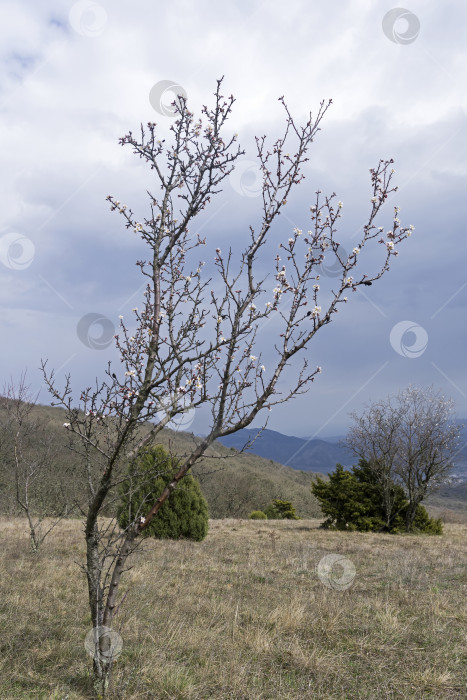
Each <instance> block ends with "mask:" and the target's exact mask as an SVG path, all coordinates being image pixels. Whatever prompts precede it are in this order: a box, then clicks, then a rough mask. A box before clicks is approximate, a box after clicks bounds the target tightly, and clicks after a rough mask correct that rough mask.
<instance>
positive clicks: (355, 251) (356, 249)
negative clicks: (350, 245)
mask: <svg viewBox="0 0 467 700" xmlns="http://www.w3.org/2000/svg"><path fill="white" fill-rule="evenodd" d="M352 252H353V253H354V254H355V255H358V254H359V252H360V248H354V249H353V251H352Z"/></svg>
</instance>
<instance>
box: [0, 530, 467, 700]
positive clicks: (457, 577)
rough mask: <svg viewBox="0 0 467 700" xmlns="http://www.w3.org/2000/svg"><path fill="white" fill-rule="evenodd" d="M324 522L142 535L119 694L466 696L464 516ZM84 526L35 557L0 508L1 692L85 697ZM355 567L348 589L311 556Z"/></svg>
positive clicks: (418, 699)
mask: <svg viewBox="0 0 467 700" xmlns="http://www.w3.org/2000/svg"><path fill="white" fill-rule="evenodd" d="M318 525H319V521H317V520H300V521H247V520H212V521H210V530H209V534H208V536H207V538H206V539H205V540H204V541H203V542H200V543H193V542H188V541H163V542H161V541H154V540H151V541H146V542H145V544H144V548H143V550H142V551H139V552H138V553H137V554H136V555H135V556H134V558H133V561H132V564H133V568H132V569H131V570H130V571H128V572H127V573H126V574H125V576H124V579H123V583H122V588H123V592H126V597H125V600H124V601H123V604H122V606H121V607H120V609H119V612H118V614H117V617H116V620H115V623H116V624H115V629H116V630H117V631H118V633H119V634H120V635H121V637H122V639H123V650H122V653H121V655H120V656H119V658H118V660H117V662H116V664H115V672H114V684H113V689H112V693H111V698H112V699H113V700H114V699H117V698H118V699H121V700H136V699H138V700H150V699H153V700H155V699H157V700H159V699H160V700H163V699H168V698H170V699H174V700H175V699H177V700H205V699H206V698H218V699H219V700H250V699H251V700H253V699H254V700H266V699H270V700H282V699H285V698H297V699H298V698H313V699H315V698H316V699H317V698H329V699H330V700H331V699H333V700H334V699H335V700H353V699H354V698H355V699H357V698H358V699H359V698H362V699H370V698H371V699H372V700H386V699H387V700H389V699H391V700H392V699H394V700H395V699H396V698H397V699H399V698H411V699H413V700H429V699H430V700H431V699H432V700H439V699H440V698H467V681H466V666H467V664H466V661H467V636H466V635H467V625H466V622H467V608H466V594H467V578H466V567H465V565H466V535H467V526H466V525H465V524H461V523H458V524H456V523H453V524H447V525H446V526H445V534H444V535H443V536H442V537H429V536H408V535H400V536H394V535H376V534H364V533H338V532H328V531H323V530H320V529H318ZM82 531H83V525H82V523H81V522H80V521H78V520H69V521H65V522H62V523H61V525H60V526H59V527H58V528H57V529H56V530H54V531H53V532H52V534H51V535H50V536H49V538H48V539H47V540H46V542H45V544H44V546H43V549H42V551H41V552H40V553H39V555H36V556H34V555H33V554H32V553H30V552H29V551H28V546H29V544H28V536H27V528H26V523H25V521H24V520H22V519H6V518H2V519H0V539H1V545H2V546H1V552H0V556H1V584H0V585H1V596H0V628H1V655H0V678H1V680H0V698H1V699H2V700H10V699H11V700H13V698H21V699H25V698H31V699H33V700H45V699H54V700H65V699H66V700H78V699H80V700H81V699H83V700H84V699H85V698H91V697H92V696H91V693H90V688H91V680H90V670H91V663H92V662H91V659H90V658H89V657H88V656H87V655H86V652H85V649H84V639H85V636H86V633H87V632H88V631H89V628H90V615H89V611H88V609H87V594H86V582H85V577H84V574H83V573H82V572H81V571H80V569H79V566H78V565H79V563H80V562H82V561H83V555H84V546H83V532H82ZM333 553H335V554H340V555H343V556H344V557H346V558H347V559H349V560H350V561H351V562H352V563H353V565H354V566H355V571H356V574H355V578H354V579H353V583H352V585H351V586H350V587H349V588H347V589H345V590H335V589H333V588H330V587H328V586H326V585H324V584H323V583H322V581H321V580H320V578H319V577H318V574H317V565H318V563H319V562H320V560H321V559H322V557H323V556H325V555H327V554H333Z"/></svg>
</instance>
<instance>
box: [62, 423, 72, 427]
mask: <svg viewBox="0 0 467 700" xmlns="http://www.w3.org/2000/svg"><path fill="white" fill-rule="evenodd" d="M70 425H71V423H64V424H63V427H64V428H69V427H70Z"/></svg>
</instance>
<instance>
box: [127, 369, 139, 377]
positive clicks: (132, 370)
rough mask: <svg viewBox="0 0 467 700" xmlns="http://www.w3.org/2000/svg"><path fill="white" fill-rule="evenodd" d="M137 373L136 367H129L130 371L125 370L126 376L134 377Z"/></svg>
mask: <svg viewBox="0 0 467 700" xmlns="http://www.w3.org/2000/svg"><path fill="white" fill-rule="evenodd" d="M135 374H136V372H135V370H134V369H129V370H128V372H125V377H134V376H135Z"/></svg>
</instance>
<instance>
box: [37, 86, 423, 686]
mask: <svg viewBox="0 0 467 700" xmlns="http://www.w3.org/2000/svg"><path fill="white" fill-rule="evenodd" d="M221 84H222V80H219V81H218V82H217V88H216V91H215V99H214V104H213V106H212V107H207V106H204V107H203V108H202V116H201V118H200V119H196V120H195V118H194V115H193V114H192V113H191V112H190V111H189V109H188V106H187V102H186V100H185V98H184V97H183V96H180V97H179V98H177V102H176V103H175V106H176V109H177V118H176V120H175V121H174V124H173V126H172V127H171V132H172V133H171V140H170V143H166V141H165V140H160V139H159V138H158V134H157V126H156V124H154V123H149V124H147V127H143V126H142V127H141V132H140V134H139V136H135V135H134V134H133V133H131V132H130V133H129V134H128V135H126V136H124V137H123V138H122V139H121V140H120V143H121V145H122V146H127V145H128V146H130V147H131V148H132V150H133V152H134V153H135V154H136V155H138V156H139V157H140V158H142V159H143V161H144V162H145V163H147V164H148V165H149V167H150V168H151V170H152V171H153V174H154V180H155V185H154V186H155V188H156V190H157V191H154V192H148V196H149V213H148V215H147V218H141V216H138V215H137V214H136V213H134V212H133V211H132V210H131V209H130V208H129V207H127V206H126V205H125V204H121V203H120V202H119V201H118V200H117V199H115V198H114V197H113V196H109V197H108V200H109V202H110V206H111V209H112V210H113V211H116V212H118V213H119V214H120V215H121V216H122V218H123V220H124V222H125V226H126V227H127V228H128V229H129V230H130V231H131V232H134V233H136V234H137V235H139V236H140V237H141V238H142V239H143V241H144V242H145V243H146V244H147V248H148V257H147V259H146V260H144V261H143V260H140V261H138V262H137V265H138V266H139V267H140V269H141V273H142V275H143V276H144V278H145V279H146V282H147V284H146V290H145V292H144V300H143V305H142V308H141V309H140V310H139V309H133V313H134V320H133V322H132V324H131V326H130V324H127V323H126V321H124V319H123V318H121V323H120V332H119V334H118V335H116V336H115V338H116V345H117V348H118V350H119V352H120V359H121V362H122V364H123V367H122V370H121V372H120V373H118V375H117V374H116V373H115V372H116V371H117V370H115V371H112V369H111V366H110V363H109V365H108V367H107V370H106V379H104V380H103V381H101V382H97V383H96V386H95V388H94V389H92V388H87V389H85V390H84V391H83V392H82V393H81V397H80V402H79V406H78V408H76V407H74V405H73V399H72V389H71V383H70V377H67V380H66V384H65V387H64V388H62V389H59V388H57V386H56V382H55V379H54V374H53V372H49V371H48V369H47V367H46V362H43V371H44V376H45V380H46V382H47V385H48V388H49V390H50V392H51V393H52V395H53V397H54V403H55V405H61V406H64V407H65V408H66V409H67V415H68V417H67V423H66V424H65V429H67V430H68V431H69V432H70V438H71V439H72V441H73V448H74V449H76V450H79V451H80V453H81V455H82V463H83V467H84V468H85V470H86V474H87V483H88V501H87V505H86V529H85V536H86V545H87V559H86V566H85V570H86V575H87V580H88V591H89V604H90V609H91V616H92V623H93V627H94V629H95V630H98V631H99V630H100V629H104V630H105V631H106V634H102V635H100V634H99V633H98V632H96V654H95V657H94V673H95V689H96V693H97V694H100V695H101V696H103V695H104V694H105V692H106V689H107V687H108V682H109V678H110V674H111V668H112V654H111V653H110V652H109V645H111V634H110V630H111V628H112V621H113V617H114V614H115V610H116V608H117V599H118V590H119V585H120V581H121V577H122V573H123V572H124V570H125V567H126V566H127V559H128V557H129V556H130V554H131V553H132V552H133V551H134V549H135V547H136V546H137V544H138V541H140V540H141V537H140V535H141V533H142V532H143V531H144V529H145V528H146V527H147V526H148V525H149V523H150V522H151V520H152V519H153V518H155V517H157V513H158V510H159V509H160V507H161V505H162V503H163V502H164V501H165V499H167V498H168V496H169V495H170V493H171V492H172V491H173V489H174V488H175V487H176V486H177V483H178V482H179V481H180V480H181V479H183V477H184V476H185V475H186V474H187V472H188V471H189V469H190V468H191V467H192V466H193V465H194V464H195V463H196V462H197V461H198V460H199V459H200V458H201V457H202V456H203V455H204V454H205V452H206V450H207V448H208V447H209V446H210V445H211V444H212V443H213V441H214V440H216V439H217V438H219V437H221V436H224V435H229V434H230V433H234V432H236V431H237V430H240V429H241V428H246V427H247V426H248V425H250V424H251V423H252V421H253V420H254V419H255V417H256V416H257V415H258V414H259V413H260V411H262V410H264V409H269V410H270V409H271V407H272V406H274V405H277V404H280V403H284V402H286V401H288V400H289V399H291V398H293V397H294V396H296V395H298V394H301V393H303V392H305V391H306V390H307V389H308V388H309V387H310V384H311V382H313V380H314V378H315V375H316V374H317V373H318V372H320V371H321V369H320V368H319V367H314V368H309V366H308V361H307V357H306V350H307V348H308V346H309V344H310V341H311V340H312V338H313V337H314V335H315V334H316V333H317V332H318V331H319V330H320V329H321V328H322V327H323V326H325V325H327V324H328V323H330V322H331V321H332V320H333V318H334V314H335V313H336V312H337V311H338V310H339V306H340V305H341V304H345V302H346V301H347V297H346V296H345V295H346V293H348V292H349V291H356V289H357V287H358V286H359V285H362V284H366V285H368V284H371V283H372V282H374V281H375V280H377V279H379V278H380V277H382V276H383V274H384V273H385V272H386V271H387V270H389V263H390V261H391V259H392V257H393V256H395V255H397V250H396V248H397V246H398V245H399V243H401V241H402V240H404V239H405V238H406V237H407V236H409V235H410V233H411V229H412V228H413V227H409V228H401V227H400V222H399V219H398V218H397V212H398V209H397V208H396V210H395V211H396V213H395V214H394V217H393V220H392V224H391V230H390V231H389V232H388V233H387V234H385V235H384V234H382V232H383V228H382V227H377V226H376V224H375V220H376V217H377V215H378V213H379V211H380V208H381V206H382V205H383V203H384V202H385V200H386V199H387V198H388V196H389V195H390V194H391V193H392V192H394V191H395V190H396V189H397V188H396V187H392V184H391V181H392V177H393V172H394V171H393V170H392V168H391V164H392V162H393V161H392V160H390V161H383V160H381V161H380V162H379V164H378V165H377V167H376V168H374V169H371V170H370V175H371V196H369V202H368V204H369V206H368V218H367V223H366V224H365V226H364V227H363V233H362V236H361V239H360V240H359V242H358V245H356V246H355V247H354V249H353V251H352V252H351V254H350V255H348V256H345V258H343V257H342V248H341V247H340V246H339V243H338V241H337V240H336V227H337V223H338V219H339V218H340V216H341V210H342V203H341V202H338V203H335V194H332V195H331V196H329V197H327V196H326V197H322V196H321V192H320V191H318V192H316V195H315V197H314V201H313V203H312V206H311V209H310V218H311V223H310V224H309V229H310V230H308V231H302V230H301V229H299V228H294V229H293V230H292V227H291V230H290V233H289V234H288V235H286V238H285V240H284V241H283V242H282V243H281V245H280V246H279V253H280V255H279V254H277V255H275V259H274V254H271V258H270V259H271V268H272V269H271V270H270V271H274V281H273V282H272V283H271V281H270V276H269V275H266V276H265V275H264V274H263V275H260V274H259V270H260V269H263V268H264V262H265V260H266V259H267V254H268V253H267V250H268V249H267V247H265V248H263V246H266V243H267V242H268V235H269V233H270V230H271V227H272V225H273V223H274V222H275V220H276V218H277V217H278V216H279V214H280V212H281V210H282V209H283V208H284V207H285V206H286V204H287V199H288V197H289V195H290V193H291V191H292V189H293V188H294V187H295V186H296V185H298V184H299V183H300V182H301V180H302V179H303V177H304V175H303V165H304V163H305V162H306V161H307V160H308V157H307V154H308V150H309V147H310V145H311V143H312V141H313V139H314V137H315V136H316V134H317V132H318V131H319V127H320V123H321V121H322V119H323V117H324V115H325V113H326V111H327V110H328V108H329V106H330V104H331V101H329V102H328V103H324V102H322V103H321V105H320V108H319V110H318V113H317V115H316V116H315V117H314V118H312V116H311V115H310V118H309V120H308V121H307V122H306V124H305V125H304V126H299V125H297V124H296V122H295V120H294V119H293V117H292V116H291V114H290V112H289V110H288V108H287V105H286V103H285V101H284V99H283V98H280V101H281V103H282V105H283V108H284V112H285V128H284V132H283V135H282V136H281V137H280V138H278V139H277V140H276V141H275V143H273V144H271V145H269V143H268V142H267V139H266V137H265V136H262V137H260V138H257V139H256V145H257V158H258V164H259V167H260V170H261V173H262V197H261V200H260V201H261V210H260V212H259V215H260V216H259V217H258V223H257V225H255V226H253V225H251V226H250V227H249V232H248V243H247V244H246V246H245V248H244V250H243V252H241V254H240V255H239V257H238V261H237V263H236V262H235V257H236V251H232V250H231V249H230V250H227V251H222V250H221V248H220V247H217V248H216V249H215V254H214V246H215V245H216V244H214V245H213V247H212V253H213V257H214V268H213V269H214V270H215V271H216V274H217V279H216V282H215V284H216V287H215V288H216V289H218V290H219V289H220V291H217V292H214V291H213V288H214V282H213V280H212V279H210V278H207V277H206V276H205V274H204V271H203V267H204V264H205V263H204V262H203V261H202V260H200V258H201V257H206V253H205V254H202V253H201V252H200V251H202V250H207V255H210V250H211V249H210V248H209V247H208V243H207V241H206V239H205V238H201V237H200V236H199V234H196V233H192V232H191V231H190V226H192V224H193V221H194V219H195V218H196V216H197V215H198V214H199V213H200V212H201V211H202V210H203V209H204V208H205V207H206V206H207V204H208V203H209V202H210V200H211V198H212V196H213V195H215V194H216V193H218V192H220V191H221V185H222V183H223V181H224V180H225V178H227V177H228V175H229V174H230V173H231V172H232V170H233V169H234V167H235V163H236V161H237V159H238V158H239V157H240V156H241V155H243V153H244V151H242V150H241V149H240V148H239V147H238V145H237V136H236V135H233V136H226V135H225V131H226V122H227V120H228V118H229V116H230V114H231V111H232V106H233V104H234V98H233V97H232V96H230V97H228V98H224V97H223V95H222V94H221ZM370 200H371V201H370ZM373 241H374V242H375V243H378V241H379V243H380V244H381V248H382V250H381V252H382V256H381V263H380V265H379V267H378V268H377V269H376V270H374V271H373V272H372V273H371V274H368V275H367V274H363V275H357V274H356V271H355V268H356V266H357V259H358V258H359V257H361V251H363V248H364V247H365V246H366V245H367V244H370V243H371V242H373ZM262 248H263V251H261V249H262ZM260 252H262V255H261V257H260ZM276 253H277V248H276ZM328 255H330V256H333V257H334V256H335V257H336V258H337V260H338V262H339V265H340V266H341V274H340V277H339V278H337V280H334V283H335V288H334V289H333V290H332V293H331V295H330V296H329V299H328V301H327V303H326V305H325V306H322V305H321V304H322V303H323V302H321V301H320V285H319V272H320V265H321V264H322V263H323V261H324V259H325V256H328ZM196 256H198V257H196ZM281 256H282V257H281ZM282 259H283V260H284V262H282ZM196 261H198V262H196ZM260 261H261V266H260V264H259V262H260ZM270 319H271V320H274V323H275V324H280V326H281V328H280V332H278V333H277V342H276V345H275V346H274V353H275V354H274V356H273V357H270V356H269V357H268V360H267V362H266V361H265V360H264V357H263V353H262V350H261V347H260V343H259V337H258V330H259V328H260V327H261V325H262V324H264V323H265V322H266V321H268V320H270ZM300 358H301V361H302V364H301V368H300V369H299V372H298V375H297V377H296V378H295V381H294V382H293V383H292V385H291V386H290V387H289V388H288V390H287V391H286V392H285V393H281V392H280V391H279V389H278V382H279V378H280V377H281V375H282V373H283V372H284V370H285V369H286V367H287V366H288V365H290V364H291V361H292V360H293V361H294V362H298V360H299V359H300ZM266 365H267V366H266ZM199 406H205V407H207V408H208V409H209V412H210V425H209V431H208V434H207V435H206V437H204V438H202V439H200V440H198V441H197V442H196V443H194V447H193V450H192V452H191V453H190V454H187V455H185V456H184V458H183V461H182V464H181V466H180V469H179V470H178V472H177V474H176V475H175V476H174V478H173V480H172V481H171V483H169V484H168V486H167V487H166V488H165V490H164V491H163V493H162V495H161V496H160V497H159V498H158V499H157V500H156V501H155V502H154V503H153V504H152V508H151V509H150V511H149V513H148V514H147V515H146V518H145V519H144V518H142V517H139V516H138V514H136V515H135V518H134V520H133V522H131V523H130V525H129V526H128V527H127V529H126V530H125V532H123V533H121V532H120V531H119V530H118V528H117V527H115V526H114V527H113V528H110V527H109V526H108V525H106V526H105V527H106V528H107V529H105V528H103V526H101V525H100V522H98V516H99V515H100V514H102V512H103V508H104V507H106V505H108V503H109V502H110V500H111V498H112V494H113V493H114V492H115V486H116V484H117V483H119V482H120V483H121V480H122V479H123V478H124V476H123V474H124V472H123V469H124V468H126V467H127V465H128V462H129V461H130V460H132V459H133V458H134V457H135V456H136V455H137V453H138V451H139V450H141V449H142V448H144V447H145V446H146V445H152V444H154V442H155V440H156V438H157V435H158V433H159V432H160V431H161V430H162V429H163V428H164V426H166V425H167V424H168V423H169V422H170V421H171V420H172V419H174V418H175V417H176V416H177V415H179V414H181V413H183V412H184V411H186V410H187V409H188V408H190V409H194V408H196V407H199Z"/></svg>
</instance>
